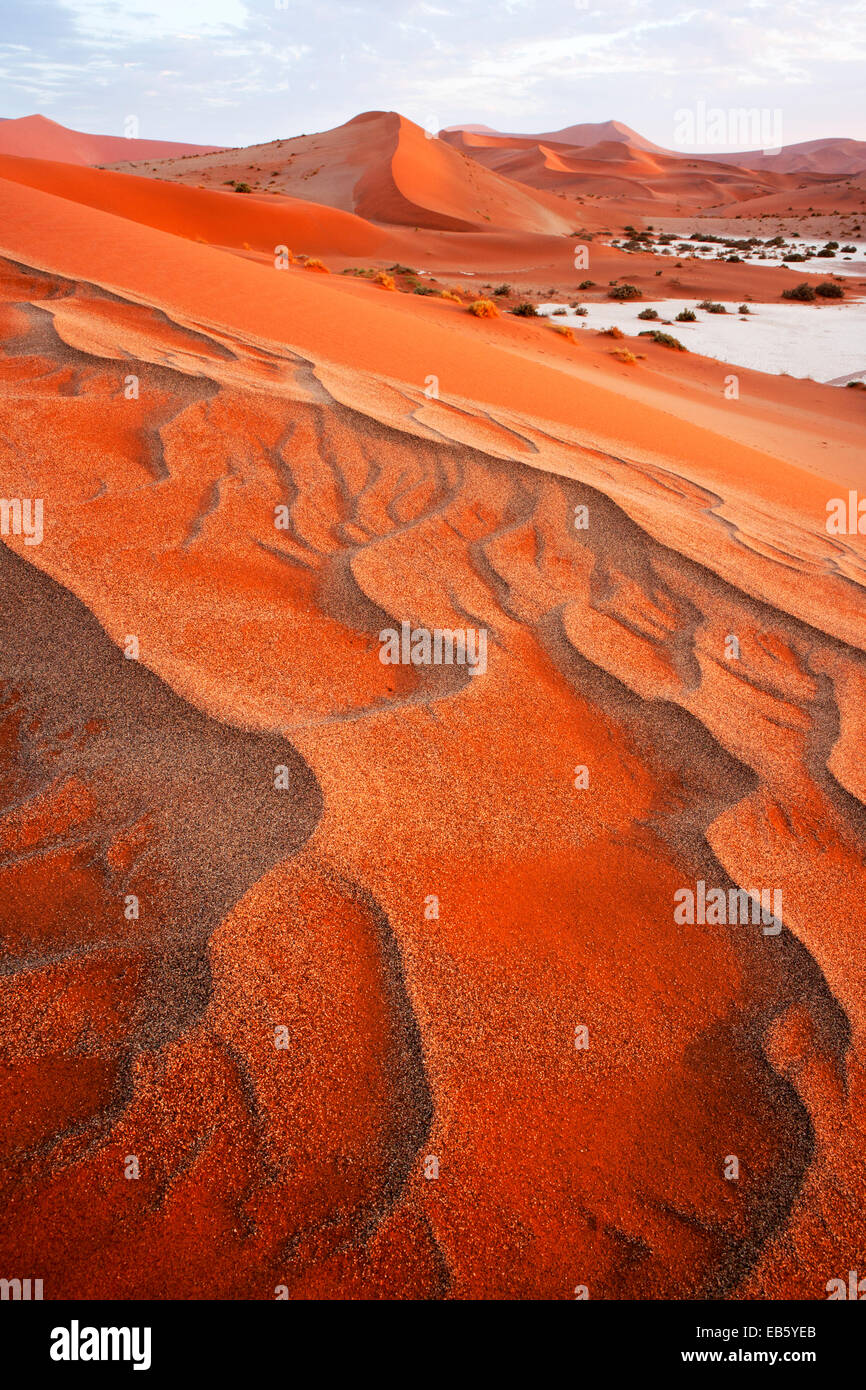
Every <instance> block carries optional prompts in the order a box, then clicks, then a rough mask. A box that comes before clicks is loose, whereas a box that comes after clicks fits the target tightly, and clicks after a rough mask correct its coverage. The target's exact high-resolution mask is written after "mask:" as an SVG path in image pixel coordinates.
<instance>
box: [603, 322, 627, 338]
mask: <svg viewBox="0 0 866 1390" xmlns="http://www.w3.org/2000/svg"><path fill="white" fill-rule="evenodd" d="M601 336H602V337H603V338H624V337H625V334H624V333H623V331H622V329H621V328H617V327H616V324H614V326H613V327H612V328H602V329H601Z"/></svg>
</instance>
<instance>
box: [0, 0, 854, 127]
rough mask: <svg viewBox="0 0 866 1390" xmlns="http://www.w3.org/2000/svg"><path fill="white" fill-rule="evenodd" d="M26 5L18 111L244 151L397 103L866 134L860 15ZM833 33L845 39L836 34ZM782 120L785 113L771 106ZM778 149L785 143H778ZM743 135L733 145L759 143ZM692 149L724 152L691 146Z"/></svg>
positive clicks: (758, 8)
mask: <svg viewBox="0 0 866 1390" xmlns="http://www.w3.org/2000/svg"><path fill="white" fill-rule="evenodd" d="M140 2H141V8H140V9H134V10H133V9H125V8H123V7H122V6H121V5H119V4H117V3H114V0H34V3H32V4H30V5H28V7H27V8H26V9H21V10H18V11H13V12H12V13H11V14H10V15H8V16H7V18H6V23H5V28H4V36H3V41H2V42H0V75H2V83H3V86H2V97H0V109H2V113H3V116H4V117H5V118H6V119H14V118H16V117H20V116H27V115H33V114H35V113H37V112H38V113H40V114H42V115H44V116H47V117H49V118H50V119H52V120H55V121H58V122H59V123H60V124H62V125H66V126H70V127H72V128H73V129H77V130H83V131H89V132H93V133H96V134H105V135H111V134H117V135H122V134H124V133H125V131H126V129H127V123H128V121H129V118H130V117H134V118H135V119H136V121H137V133H138V135H139V136H140V137H141V138H142V139H154V140H175V141H185V142H189V143H194V144H204V145H227V146H237V145H241V146H242V145H248V144H256V143H262V142H265V141H268V140H272V139H276V138H282V137H287V136H292V135H298V134H301V133H311V132H314V131H323V130H327V129H331V128H333V127H334V126H338V125H342V124H344V123H345V122H346V121H347V120H350V119H352V117H353V116H357V115H358V114H360V113H361V112H363V111H369V110H394V111H399V112H400V114H401V115H404V116H406V117H408V118H409V119H410V120H413V121H415V122H417V123H418V124H419V125H422V126H424V127H426V128H427V129H437V130H438V129H441V128H444V127H447V126H453V125H465V124H478V125H487V126H491V127H492V128H494V129H498V130H503V131H509V132H519V133H524V132H525V133H527V134H535V133H538V132H543V131H552V130H557V129H560V128H562V127H565V126H569V125H574V124H578V123H583V122H601V121H607V120H617V121H620V122H622V123H623V124H625V125H628V126H630V127H632V128H633V129H634V130H636V131H637V132H638V133H639V134H640V135H642V136H644V137H645V138H646V139H648V140H650V141H652V142H654V143H655V144H658V145H662V146H665V147H676V143H677V141H676V139H675V133H676V130H677V126H678V121H681V119H682V113H683V112H689V111H693V112H697V111H698V110H699V109H701V107H703V109H704V110H705V111H707V112H711V111H713V110H719V109H720V110H723V111H736V110H744V109H746V110H755V109H756V110H759V111H760V112H762V113H765V114H766V119H767V120H768V121H769V120H770V119H771V118H772V119H773V120H775V122H776V124H777V126H778V129H779V131H780V133H781V140H780V141H779V143H783V144H786V145H787V144H796V143H798V142H800V141H804V140H815V139H821V138H827V137H831V136H833V137H846V136H847V137H850V138H854V139H866V118H864V115H863V110H862V106H863V103H862V97H861V92H860V86H861V83H860V80H859V78H860V66H861V64H862V62H863V59H864V57H866V12H864V10H863V9H862V7H858V6H856V5H854V4H843V5H841V6H840V7H837V8H836V9H834V10H833V11H830V10H827V9H826V8H825V7H822V6H821V5H819V4H818V3H817V2H816V0H798V3H792V4H786V5H783V6H781V7H776V6H772V5H771V4H769V3H767V0H737V3H735V4H734V5H733V7H731V8H730V9H728V10H726V11H725V13H724V14H721V13H720V12H719V11H718V10H714V9H711V8H709V7H707V6H704V5H692V6H686V5H684V4H682V3H679V0H653V3H651V4H650V5H641V4H638V3H636V2H635V0H625V3H624V4H622V5H620V6H619V7H618V8H617V10H616V12H615V13H612V12H610V11H608V10H605V9H603V8H601V7H600V6H596V5H594V4H592V3H591V2H590V0H568V3H564V0H505V3H504V4H502V5H499V6H493V5H490V4H488V3H484V4H480V5H476V6H473V8H472V11H471V12H468V11H465V10H462V9H459V8H456V7H455V8H452V7H449V3H448V0H415V3H409V4H408V5H404V4H402V3H397V0H366V3H358V4H352V3H346V0H323V3H321V4H319V5H318V6H317V7H316V8H315V10H313V9H306V8H301V7H300V6H298V5H297V4H296V3H289V2H288V0H286V3H285V5H284V3H283V0H212V3H209V4H208V5H207V7H206V10H205V7H204V6H203V5H202V4H200V3H197V0H140ZM840 34H841V35H844V39H840V37H839V36H840ZM776 113H778V115H776ZM772 143H775V142H772ZM753 147H754V142H752V143H750V142H749V141H748V140H746V141H745V142H744V141H739V140H736V141H734V142H733V143H727V144H725V148H729V149H731V150H734V149H748V148H753ZM689 148H694V149H695V151H696V152H700V151H701V150H705V151H706V152H708V153H711V152H712V150H713V149H719V150H720V149H721V148H722V143H719V142H717V141H715V140H710V141H700V140H695V142H694V145H693V146H692V145H691V143H690V145H689Z"/></svg>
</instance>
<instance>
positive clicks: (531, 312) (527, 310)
mask: <svg viewBox="0 0 866 1390" xmlns="http://www.w3.org/2000/svg"><path fill="white" fill-rule="evenodd" d="M511 312H512V314H517V316H518V318H521V319H535V318H538V310H537V309H536V307H535V305H534V304H530V303H529V300H528V299H524V300H522V301H521V303H520V304H515V306H514V308H513V309H512V310H511Z"/></svg>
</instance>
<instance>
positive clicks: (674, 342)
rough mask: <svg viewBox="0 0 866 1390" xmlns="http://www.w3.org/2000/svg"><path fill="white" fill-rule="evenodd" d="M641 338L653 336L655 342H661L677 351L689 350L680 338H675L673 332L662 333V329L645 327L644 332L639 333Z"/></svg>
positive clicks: (663, 345)
mask: <svg viewBox="0 0 866 1390" xmlns="http://www.w3.org/2000/svg"><path fill="white" fill-rule="evenodd" d="M638 337H639V338H652V340H653V342H654V343H661V345H662V347H666V348H673V349H674V351H676V352H688V348H687V347H684V346H683V344H682V343H681V342H680V340H679V338H675V337H674V336H673V334H672V333H662V331H661V329H659V328H655V329H649V328H645V329H644V331H643V333H639V334H638Z"/></svg>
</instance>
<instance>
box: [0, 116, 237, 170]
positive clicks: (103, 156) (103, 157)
mask: <svg viewBox="0 0 866 1390" xmlns="http://www.w3.org/2000/svg"><path fill="white" fill-rule="evenodd" d="M218 148H219V147H218V146H215V145H184V144H179V143H178V142H177V141H174V140H137V139H131V138H130V139H126V138H125V137H124V136H122V135H85V134H84V132H83V131H80V130H69V129H68V127H67V126H63V125H58V124H57V122H56V121H50V120H49V119H48V117H47V116H18V117H15V118H13V119H8V120H3V121H0V154H17V155H23V156H25V157H27V158H29V159H55V160H62V161H63V162H64V163H66V164H110V163H111V161H112V160H119V159H149V160H154V159H170V158H183V157H184V156H187V155H191V154H206V153H209V152H210V151H212V150H215V149H218Z"/></svg>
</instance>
